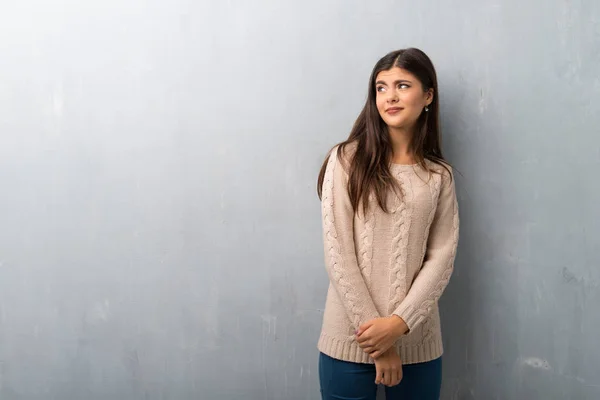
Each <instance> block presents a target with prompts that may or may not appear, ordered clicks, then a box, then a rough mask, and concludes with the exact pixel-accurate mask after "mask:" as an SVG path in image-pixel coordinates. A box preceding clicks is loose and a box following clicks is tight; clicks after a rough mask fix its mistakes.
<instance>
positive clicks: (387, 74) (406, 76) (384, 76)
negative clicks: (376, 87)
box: [375, 67, 417, 82]
mask: <svg viewBox="0 0 600 400" xmlns="http://www.w3.org/2000/svg"><path fill="white" fill-rule="evenodd" d="M399 80H405V81H416V80H417V78H416V77H415V76H414V75H413V74H411V73H410V72H408V71H407V70H405V69H402V68H399V67H393V68H392V69H389V70H387V71H381V72H380V73H378V74H377V77H376V78H375V81H386V82H387V81H390V82H394V81H399Z"/></svg>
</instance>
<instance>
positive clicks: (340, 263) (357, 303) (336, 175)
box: [322, 149, 379, 329]
mask: <svg viewBox="0 0 600 400" xmlns="http://www.w3.org/2000/svg"><path fill="white" fill-rule="evenodd" d="M336 152H337V149H335V150H334V151H333V152H332V155H331V157H330V158H329V162H328V164H327V170H326V174H325V179H324V182H323V194H322V217H323V236H324V243H325V258H326V266H327V271H328V273H329V277H330V281H331V283H332V285H333V286H334V287H335V291H336V294H337V296H338V297H339V299H340V300H341V301H342V302H343V303H344V305H345V308H346V312H347V314H348V316H349V318H350V321H351V322H352V325H353V326H354V328H356V329H358V327H359V326H360V325H361V324H362V323H364V322H366V321H368V320H370V319H372V318H376V317H378V316H379V314H378V313H377V310H376V308H375V305H374V304H373V301H372V300H371V297H370V294H369V290H368V288H367V286H366V283H365V282H364V279H363V277H362V274H361V273H360V270H359V267H358V261H357V259H356V253H355V249H354V246H353V240H354V239H353V234H352V224H348V220H347V218H344V217H347V216H348V214H349V213H350V212H351V206H350V202H349V198H348V195H347V193H346V192H347V175H346V173H345V171H343V167H342V165H341V164H340V163H339V161H338V160H337V156H336ZM338 215H339V216H340V218H342V220H341V221H338V218H337V216H338ZM350 222H351V223H352V221H351V220H350ZM338 228H339V229H340V231H341V232H338Z"/></svg>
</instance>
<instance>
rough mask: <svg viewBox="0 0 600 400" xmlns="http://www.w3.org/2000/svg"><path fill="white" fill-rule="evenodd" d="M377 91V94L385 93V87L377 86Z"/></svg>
mask: <svg viewBox="0 0 600 400" xmlns="http://www.w3.org/2000/svg"><path fill="white" fill-rule="evenodd" d="M375 90H376V91H377V92H379V93H383V92H384V91H385V87H383V86H377V88H376V89H375Z"/></svg>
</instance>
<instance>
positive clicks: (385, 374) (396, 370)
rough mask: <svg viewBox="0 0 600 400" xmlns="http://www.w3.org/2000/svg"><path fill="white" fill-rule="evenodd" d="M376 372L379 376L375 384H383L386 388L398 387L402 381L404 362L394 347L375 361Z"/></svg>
mask: <svg viewBox="0 0 600 400" xmlns="http://www.w3.org/2000/svg"><path fill="white" fill-rule="evenodd" d="M375 371H376V372H377V376H376V378H375V383H376V384H380V383H383V384H384V385H385V386H389V387H392V386H396V385H397V384H399V383H400V381H401V380H402V361H401V360H400V356H399V355H398V353H397V352H396V349H395V348H394V347H391V348H390V349H389V350H387V351H386V352H385V353H384V354H383V355H381V356H380V357H378V358H376V359H375Z"/></svg>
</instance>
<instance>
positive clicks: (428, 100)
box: [425, 88, 435, 106]
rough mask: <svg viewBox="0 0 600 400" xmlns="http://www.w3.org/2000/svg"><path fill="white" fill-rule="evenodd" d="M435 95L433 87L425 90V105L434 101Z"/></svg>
mask: <svg viewBox="0 0 600 400" xmlns="http://www.w3.org/2000/svg"><path fill="white" fill-rule="evenodd" d="M433 96H435V93H434V91H433V88H430V89H427V91H426V92H425V105H427V106H428V105H430V104H431V103H432V102H433Z"/></svg>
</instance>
